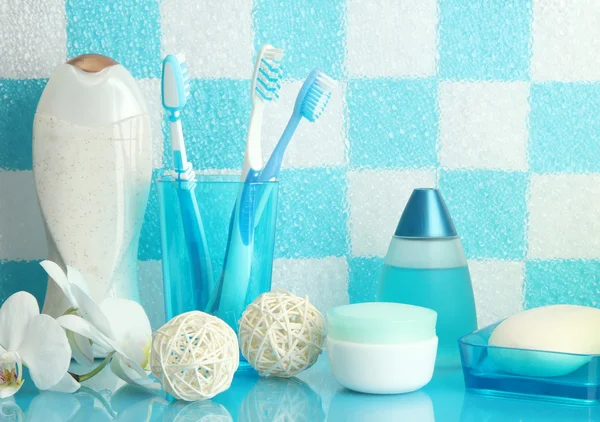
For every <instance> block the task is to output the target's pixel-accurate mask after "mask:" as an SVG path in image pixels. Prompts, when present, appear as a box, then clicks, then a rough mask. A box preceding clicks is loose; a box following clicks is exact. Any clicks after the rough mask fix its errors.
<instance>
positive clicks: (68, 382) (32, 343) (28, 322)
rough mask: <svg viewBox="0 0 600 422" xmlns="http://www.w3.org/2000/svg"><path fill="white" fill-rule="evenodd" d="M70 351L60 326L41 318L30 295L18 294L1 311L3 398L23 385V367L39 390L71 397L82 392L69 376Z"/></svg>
mask: <svg viewBox="0 0 600 422" xmlns="http://www.w3.org/2000/svg"><path fill="white" fill-rule="evenodd" d="M70 363H71V348H70V347H69V342H68V340H67V336H66V334H65V332H64V330H63V329H62V327H61V326H60V325H59V323H58V322H57V321H56V320H55V319H54V318H52V317H51V316H48V315H43V314H40V308H39V306H38V303H37V300H36V299H35V297H33V296H32V295H31V294H30V293H27V292H18V293H15V294H13V295H12V296H11V297H9V298H8V299H7V300H6V301H5V302H4V304H3V305H2V307H1V308H0V371H1V373H0V398H5V397H10V396H12V395H14V394H15V393H16V392H17V391H19V389H20V388H21V386H22V385H23V378H22V373H23V372H22V371H23V368H22V366H23V365H25V366H27V367H28V368H29V376H30V377H31V379H32V380H33V382H34V383H35V385H36V387H37V388H38V389H40V390H49V389H52V390H57V391H63V392H68V393H72V392H74V391H76V390H77V389H78V388H79V383H77V382H76V381H75V380H74V379H73V377H72V376H71V375H70V374H69V373H68V372H67V371H68V369H69V364H70Z"/></svg>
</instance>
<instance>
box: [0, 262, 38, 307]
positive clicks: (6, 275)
mask: <svg viewBox="0 0 600 422" xmlns="http://www.w3.org/2000/svg"><path fill="white" fill-rule="evenodd" d="M47 282H48V276H47V274H46V272H45V271H44V269H43V268H42V267H41V265H40V264H39V262H38V261H18V262H17V261H0V286H1V287H2V288H1V289H0V303H2V302H4V301H5V300H6V299H8V297H9V296H10V295H12V294H13V293H16V292H18V291H21V290H27V291H28V292H29V293H31V294H32V295H34V296H35V298H36V299H37V301H38V304H39V305H40V310H41V308H42V306H44V298H45V297H46V285H47Z"/></svg>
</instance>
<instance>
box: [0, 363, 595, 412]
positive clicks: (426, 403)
mask: <svg viewBox="0 0 600 422" xmlns="http://www.w3.org/2000/svg"><path fill="white" fill-rule="evenodd" d="M84 385H86V386H87V387H83V388H82V389H81V390H80V391H79V392H77V393H75V394H62V393H54V392H48V391H46V392H41V393H40V392H38V391H37V390H36V389H35V386H33V383H32V382H31V381H30V380H26V382H25V384H24V385H23V387H22V388H21V391H19V392H18V393H17V395H16V396H15V397H13V398H9V399H4V400H0V420H3V421H4V420H7V421H11V420H14V421H49V422H61V421H86V422H95V421H112V420H115V421H135V422H139V421H178V422H184V421H185V422H189V421H211V422H213V421H219V422H221V421H222V422H227V421H251V422H262V421H307V422H319V421H332V422H338V421H343V422H352V421H417V422H429V421H436V422H492V421H515V422H517V421H519V422H529V421H549V420H551V421H569V422H579V421H597V420H600V406H594V407H589V406H588V407H576V406H568V405H564V404H557V403H550V402H540V401H527V400H520V399H511V398H500V397H487V396H480V395H476V394H472V393H469V392H466V391H465V389H464V382H463V378H462V372H461V371H460V370H459V369H455V370H446V371H438V372H437V373H436V374H435V375H434V378H433V380H432V381H431V382H430V383H429V384H428V385H427V386H426V387H425V388H423V389H422V390H419V391H417V392H415V393H411V394H404V395H394V396H373V395H365V394H358V393H353V392H351V391H348V390H345V389H344V388H343V387H341V386H340V385H339V384H338V383H337V382H336V381H335V380H334V379H333V378H332V377H331V375H330V372H329V364H328V362H327V356H326V355H323V356H321V358H320V359H319V361H318V362H317V364H316V365H315V366H314V367H313V368H311V369H309V370H308V371H306V372H304V373H302V374H301V375H300V376H299V377H298V378H296V379H290V380H285V379H261V378H259V377H258V376H256V375H255V374H254V373H251V372H246V373H239V374H237V375H236V378H235V380H234V382H233V384H232V386H231V388H230V389H229V390H227V391H226V392H224V393H222V394H220V395H218V396H217V397H215V398H214V399H212V400H209V401H204V402H195V403H186V402H177V401H173V400H172V399H169V398H168V397H167V396H166V395H165V394H164V393H158V394H155V393H151V392H148V391H145V390H143V389H140V388H137V387H133V386H128V385H123V383H122V382H121V381H120V380H118V379H116V378H115V377H114V376H113V375H112V374H111V373H110V372H108V371H105V372H103V373H101V374H100V375H99V376H98V377H96V378H94V379H92V380H90V382H88V383H87V384H84Z"/></svg>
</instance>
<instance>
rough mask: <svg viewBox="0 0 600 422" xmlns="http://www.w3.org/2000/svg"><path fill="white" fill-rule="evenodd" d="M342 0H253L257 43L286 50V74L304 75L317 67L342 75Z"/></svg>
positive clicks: (330, 73)
mask: <svg viewBox="0 0 600 422" xmlns="http://www.w3.org/2000/svg"><path fill="white" fill-rule="evenodd" d="M345 3H346V2H345V1H343V0H330V1H326V2H323V1H319V0H307V1H301V2H296V1H290V2H282V1H279V0H255V1H254V10H253V12H254V29H255V31H256V32H255V38H254V46H255V48H256V50H258V49H259V48H260V46H262V45H263V44H272V45H275V46H278V47H281V48H285V50H286V60H285V72H286V78H291V79H304V78H305V77H306V75H307V74H308V73H309V72H310V71H311V70H312V69H314V68H319V69H321V70H323V71H324V72H326V73H327V74H329V75H331V76H332V77H335V78H339V77H341V76H342V75H343V73H342V66H343V62H344V35H343V34H344V8H345Z"/></svg>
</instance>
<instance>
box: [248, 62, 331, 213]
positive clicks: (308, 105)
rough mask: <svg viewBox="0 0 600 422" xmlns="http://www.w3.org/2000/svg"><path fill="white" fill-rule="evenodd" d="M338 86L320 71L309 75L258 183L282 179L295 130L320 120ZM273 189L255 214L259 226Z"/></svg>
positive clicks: (267, 191)
mask: <svg viewBox="0 0 600 422" xmlns="http://www.w3.org/2000/svg"><path fill="white" fill-rule="evenodd" d="M336 85H337V83H336V82H335V81H334V80H333V79H331V78H330V77H329V76H327V75H326V74H324V73H323V72H321V71H319V70H318V69H315V70H313V71H312V72H311V73H310V75H308V77H307V78H306V80H305V81H304V83H303V84H302V87H301V88H300V92H298V97H297V98H296V103H295V105H294V111H293V112H292V116H291V117H290V120H289V121H288V124H287V126H286V127H285V130H284V131H283V134H282V135H281V138H279V142H277V145H276V146H275V149H274V150H273V153H272V154H271V157H269V160H268V161H267V164H266V165H265V168H264V169H263V171H262V173H261V174H260V176H259V181H261V182H268V181H270V180H275V179H276V178H277V176H279V171H280V170H281V162H282V161H283V155H284V154H285V150H286V148H287V146H288V144H289V143H290V141H291V139H292V136H293V135H294V132H295V131H296V128H297V127H298V125H299V124H300V121H301V120H302V118H303V117H304V118H305V119H306V120H308V121H309V122H314V121H315V120H317V119H318V118H319V117H321V114H323V111H325V107H327V103H328V102H329V99H330V98H331V94H332V92H333V90H334V89H335V87H336ZM272 189H273V187H272V185H269V186H268V187H267V189H265V192H264V193H263V195H262V198H261V199H260V202H259V204H258V206H257V208H256V214H255V222H256V223H255V224H256V225H258V223H259V222H260V218H261V216H262V213H263V211H264V209H265V206H266V203H267V202H268V199H269V197H270V195H271V190H272Z"/></svg>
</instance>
